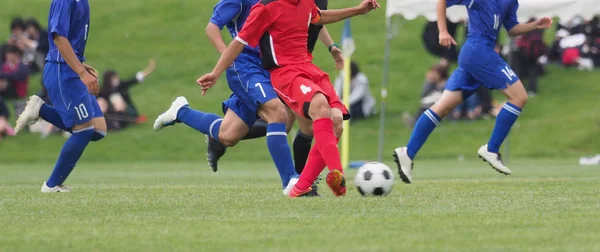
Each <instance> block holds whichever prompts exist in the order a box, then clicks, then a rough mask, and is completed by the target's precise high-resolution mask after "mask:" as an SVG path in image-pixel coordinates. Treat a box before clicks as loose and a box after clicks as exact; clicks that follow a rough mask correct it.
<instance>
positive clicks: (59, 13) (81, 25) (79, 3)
mask: <svg viewBox="0 0 600 252" xmlns="http://www.w3.org/2000/svg"><path fill="white" fill-rule="evenodd" d="M89 30H90V5H89V3H88V0H52V4H51V5H50V14H49V15H48V40H49V41H50V51H49V52H48V56H47V57H46V61H50V62H56V63H65V60H64V59H63V58H62V56H61V55H60V52H59V51H58V48H56V45H55V44H54V37H53V36H54V35H55V34H56V35H58V36H61V37H65V38H67V39H68V40H69V42H70V43H71V46H72V47H73V50H74V51H75V54H76V55H77V58H79V60H80V61H82V62H83V61H85V58H84V57H83V53H84V52H85V45H86V41H87V37H88V31H89Z"/></svg>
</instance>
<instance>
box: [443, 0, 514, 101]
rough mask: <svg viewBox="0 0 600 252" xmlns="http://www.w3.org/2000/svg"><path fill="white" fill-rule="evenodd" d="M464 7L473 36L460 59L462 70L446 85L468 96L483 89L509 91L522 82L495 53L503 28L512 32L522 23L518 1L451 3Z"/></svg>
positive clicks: (450, 3)
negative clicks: (519, 18) (513, 85)
mask: <svg viewBox="0 0 600 252" xmlns="http://www.w3.org/2000/svg"><path fill="white" fill-rule="evenodd" d="M446 5H447V6H448V7H449V6H453V5H464V6H466V7H467V12H468V14H469V37H468V38H467V42H466V43H465V45H464V46H463V47H462V48H461V51H460V54H459V56H458V68H457V69H456V70H455V71H454V72H453V73H452V75H451V76H450V78H449V79H448V82H447V84H446V89H447V90H450V91H458V90H462V91H463V93H464V94H466V95H467V96H468V95H469V94H471V93H473V92H474V91H475V90H477V89H478V88H479V87H480V86H482V85H483V86H485V87H487V88H490V89H505V88H507V87H509V86H510V85H512V84H514V83H515V82H517V81H518V80H519V77H517V75H516V74H515V73H514V72H513V70H512V69H511V67H510V66H509V65H508V64H507V63H506V61H504V59H502V57H500V55H498V53H496V52H495V51H494V47H495V45H496V40H497V39H498V33H499V31H500V27H501V26H504V28H505V29H506V30H507V31H508V30H511V29H512V28H513V27H515V26H516V25H518V24H519V22H518V21H517V9H518V8H519V3H518V1H517V0H447V2H446Z"/></svg>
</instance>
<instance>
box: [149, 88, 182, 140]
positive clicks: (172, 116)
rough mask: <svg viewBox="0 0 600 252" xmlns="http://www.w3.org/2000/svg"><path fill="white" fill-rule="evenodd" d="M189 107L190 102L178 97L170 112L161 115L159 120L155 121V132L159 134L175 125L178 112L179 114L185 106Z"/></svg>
mask: <svg viewBox="0 0 600 252" xmlns="http://www.w3.org/2000/svg"><path fill="white" fill-rule="evenodd" d="M187 105H188V101H187V99H185V97H183V96H179V97H177V99H175V101H173V103H171V107H170V108H169V110H167V111H165V112H164V113H162V114H161V115H159V116H158V118H156V120H155V121H154V131H157V132H158V131H160V130H162V129H164V128H165V127H167V126H171V125H173V124H175V120H177V112H179V109H181V108H182V107H183V106H187Z"/></svg>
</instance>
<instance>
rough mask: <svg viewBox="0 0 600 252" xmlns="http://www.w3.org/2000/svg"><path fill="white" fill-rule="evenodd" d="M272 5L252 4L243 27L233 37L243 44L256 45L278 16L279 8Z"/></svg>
mask: <svg viewBox="0 0 600 252" xmlns="http://www.w3.org/2000/svg"><path fill="white" fill-rule="evenodd" d="M272 6H274V4H273V3H271V4H269V5H268V6H267V5H263V4H260V3H258V4H256V5H254V6H253V7H252V10H250V15H249V16H248V18H247V19H246V23H245V24H244V27H243V28H242V30H241V31H240V33H239V34H238V36H237V37H236V38H235V39H236V40H237V41H239V42H240V43H242V44H244V45H247V46H250V47H256V46H257V45H258V42H259V41H260V38H261V37H262V36H263V35H264V34H265V32H267V30H268V29H269V27H271V25H272V24H273V23H274V22H275V20H277V18H279V10H278V9H277V8H275V7H272Z"/></svg>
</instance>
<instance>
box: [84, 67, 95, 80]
mask: <svg viewBox="0 0 600 252" xmlns="http://www.w3.org/2000/svg"><path fill="white" fill-rule="evenodd" d="M83 67H84V68H85V71H87V72H88V73H89V74H91V75H92V76H94V78H96V79H98V71H96V69H95V68H94V67H93V66H90V65H88V64H85V63H83Z"/></svg>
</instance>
